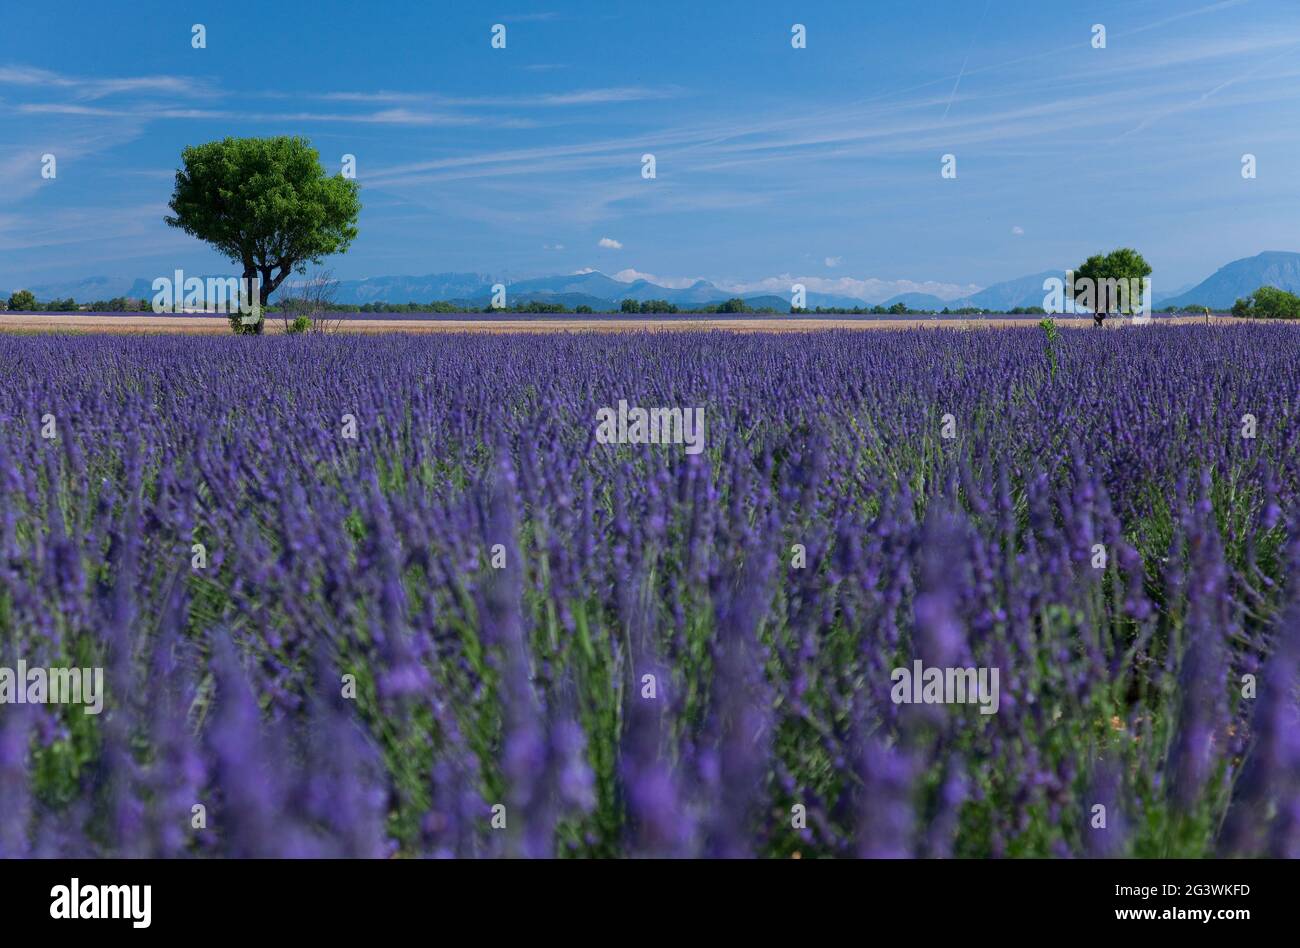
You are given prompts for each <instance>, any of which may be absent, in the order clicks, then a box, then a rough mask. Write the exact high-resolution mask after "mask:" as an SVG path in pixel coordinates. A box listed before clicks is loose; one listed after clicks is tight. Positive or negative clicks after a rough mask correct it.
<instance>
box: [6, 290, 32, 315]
mask: <svg viewBox="0 0 1300 948" xmlns="http://www.w3.org/2000/svg"><path fill="white" fill-rule="evenodd" d="M35 308H36V296H35V294H33V293H32V291H31V290H19V291H18V292H16V293H13V294H11V295H10V296H9V312H11V313H21V312H30V311H31V310H34V309H35Z"/></svg>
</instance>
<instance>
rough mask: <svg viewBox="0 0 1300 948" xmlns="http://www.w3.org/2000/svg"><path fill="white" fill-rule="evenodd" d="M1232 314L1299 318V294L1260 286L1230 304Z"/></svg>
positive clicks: (1271, 317)
mask: <svg viewBox="0 0 1300 948" xmlns="http://www.w3.org/2000/svg"><path fill="white" fill-rule="evenodd" d="M1232 315H1234V316H1253V317H1255V318H1259V319H1300V296H1296V295H1295V294H1294V293H1288V292H1287V291H1286V290H1280V289H1278V288H1277V287H1275V286H1261V287H1260V288H1259V289H1258V290H1256V291H1255V292H1254V293H1252V294H1250V296H1248V297H1246V298H1245V299H1244V300H1237V302H1235V303H1233V304H1232Z"/></svg>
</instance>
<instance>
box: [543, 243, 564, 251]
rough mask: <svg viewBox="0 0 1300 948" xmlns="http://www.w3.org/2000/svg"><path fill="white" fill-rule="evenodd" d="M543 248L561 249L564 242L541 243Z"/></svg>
mask: <svg viewBox="0 0 1300 948" xmlns="http://www.w3.org/2000/svg"><path fill="white" fill-rule="evenodd" d="M542 249H543V250H563V249H564V244H542Z"/></svg>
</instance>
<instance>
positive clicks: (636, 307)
mask: <svg viewBox="0 0 1300 948" xmlns="http://www.w3.org/2000/svg"><path fill="white" fill-rule="evenodd" d="M618 308H619V310H620V311H621V312H624V313H639V312H641V304H640V303H638V302H637V301H636V300H623V302H621V303H619V305H618Z"/></svg>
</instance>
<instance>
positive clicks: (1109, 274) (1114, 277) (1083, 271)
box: [1074, 247, 1151, 326]
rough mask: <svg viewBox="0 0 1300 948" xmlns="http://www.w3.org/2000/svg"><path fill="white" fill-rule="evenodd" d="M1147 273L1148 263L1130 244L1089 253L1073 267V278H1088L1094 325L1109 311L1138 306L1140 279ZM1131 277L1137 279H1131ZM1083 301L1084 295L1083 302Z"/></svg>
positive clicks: (1140, 296) (1135, 308) (1104, 317)
mask: <svg viewBox="0 0 1300 948" xmlns="http://www.w3.org/2000/svg"><path fill="white" fill-rule="evenodd" d="M1150 275H1151V265H1150V264H1149V263H1147V262H1146V260H1144V259H1143V258H1142V255H1141V254H1140V253H1138V252H1137V251H1136V250H1134V249H1132V248H1131V247H1121V248H1120V249H1119V250H1112V251H1111V252H1110V253H1108V254H1099V253H1098V254H1093V255H1092V256H1091V257H1089V258H1088V259H1087V260H1085V261H1084V262H1083V265H1082V266H1081V267H1079V268H1078V269H1076V270H1075V271H1074V277H1075V280H1076V281H1077V280H1080V279H1084V280H1090V281H1091V282H1092V289H1093V292H1092V294H1091V304H1092V312H1093V317H1092V318H1093V321H1094V322H1095V323H1096V324H1097V325H1098V326H1100V325H1101V324H1102V323H1103V322H1104V321H1105V319H1106V317H1107V316H1109V315H1110V314H1111V313H1126V314H1127V313H1133V312H1137V311H1138V310H1140V309H1141V308H1142V293H1143V289H1142V287H1143V283H1142V281H1143V279H1145V278H1146V277H1149V276H1150ZM1133 280H1136V281H1137V283H1133V282H1131V281H1133ZM1120 281H1123V282H1122V283H1121V282H1120ZM1076 299H1078V297H1076ZM1087 301H1088V299H1087V298H1086V297H1085V299H1084V301H1083V302H1085V303H1086V302H1087Z"/></svg>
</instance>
